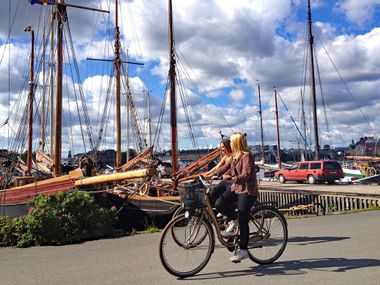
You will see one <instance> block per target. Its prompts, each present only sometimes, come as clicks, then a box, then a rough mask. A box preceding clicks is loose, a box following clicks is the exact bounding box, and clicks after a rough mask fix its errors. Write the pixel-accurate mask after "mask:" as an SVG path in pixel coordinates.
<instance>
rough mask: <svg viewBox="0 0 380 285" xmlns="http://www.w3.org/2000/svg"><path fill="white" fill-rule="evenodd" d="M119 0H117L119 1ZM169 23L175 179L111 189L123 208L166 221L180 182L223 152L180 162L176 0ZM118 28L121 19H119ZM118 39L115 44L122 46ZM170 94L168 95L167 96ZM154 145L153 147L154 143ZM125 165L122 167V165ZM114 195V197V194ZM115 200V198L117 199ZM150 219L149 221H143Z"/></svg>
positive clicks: (175, 203)
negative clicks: (174, 26) (188, 162)
mask: <svg viewBox="0 0 380 285" xmlns="http://www.w3.org/2000/svg"><path fill="white" fill-rule="evenodd" d="M116 3H117V1H116ZM168 14H169V17H168V27H169V62H170V66H169V72H168V74H169V76H168V77H169V86H170V87H169V91H168V94H169V97H170V127H171V165H172V173H171V177H172V180H171V181H164V180H161V179H159V178H158V177H151V178H147V179H144V180H140V181H133V183H134V184H135V185H131V183H126V184H125V185H121V184H119V185H118V186H117V187H115V188H113V189H112V190H111V191H109V194H110V195H117V196H118V197H121V198H123V199H124V202H123V203H122V205H121V208H120V209H121V211H124V210H125V211H128V212H132V215H134V216H136V215H138V214H140V217H139V219H140V220H141V219H143V218H144V217H146V216H148V217H149V218H151V219H154V221H153V223H159V220H160V219H162V220H163V223H165V220H167V219H168V218H169V217H170V216H171V214H172V213H174V211H175V210H176V209H177V208H178V207H179V200H180V196H179V191H178V185H179V184H180V183H183V182H185V181H187V180H191V179H193V178H194V177H197V176H198V175H199V174H195V173H198V172H200V169H202V167H204V166H205V165H207V164H208V163H209V162H210V161H213V160H214V159H216V158H217V157H218V156H219V150H218V149H216V150H214V151H212V152H210V153H209V154H207V155H206V156H204V157H201V158H200V159H199V160H197V161H195V162H193V163H191V164H190V165H188V166H187V167H185V168H183V169H179V163H178V149H177V145H178V135H177V114H176V111H177V103H176V58H175V55H176V53H175V45H174V31H173V10H172V1H171V0H169V1H168ZM116 29H117V20H116ZM118 45H119V44H118V43H115V46H118ZM165 99H166V96H164V100H165ZM150 148H153V146H151V147H150ZM121 168H122V167H121ZM110 199H112V197H111V198H110ZM113 200H115V199H113ZM143 222H146V221H143Z"/></svg>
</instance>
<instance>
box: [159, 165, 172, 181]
mask: <svg viewBox="0 0 380 285" xmlns="http://www.w3.org/2000/svg"><path fill="white" fill-rule="evenodd" d="M157 174H158V177H160V178H164V177H170V176H171V175H172V164H171V163H170V162H165V161H162V162H161V163H160V164H159V165H158V166H157Z"/></svg>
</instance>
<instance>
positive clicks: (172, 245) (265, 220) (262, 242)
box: [159, 180, 288, 278]
mask: <svg viewBox="0 0 380 285" xmlns="http://www.w3.org/2000/svg"><path fill="white" fill-rule="evenodd" d="M201 181H202V180H201ZM202 184H203V187H201V186H200V185H199V184H197V183H196V184H194V185H192V184H189V185H188V186H187V187H184V191H183V192H182V193H181V204H182V209H181V210H182V211H184V213H180V210H178V212H177V213H176V214H174V215H173V218H172V220H171V221H170V222H169V223H168V224H167V225H166V227H165V228H164V230H163V232H162V235H161V239H160V245H159V255H160V260H161V263H162V265H163V266H164V268H165V269H166V270H167V271H168V272H169V273H170V274H172V275H174V276H177V277H181V278H185V277H189V276H192V275H195V274H197V273H199V272H200V271H201V270H202V269H203V268H204V267H205V266H206V265H207V263H208V262H209V260H210V258H211V255H212V253H213V252H214V249H215V234H216V236H217V238H218V240H219V242H220V243H221V244H222V245H223V246H225V247H226V248H227V249H228V250H229V251H234V250H237V248H238V244H239V238H240V237H239V229H236V230H235V232H234V233H235V235H234V236H232V237H228V238H224V237H223V236H222V234H221V231H222V229H223V228H224V225H225V224H224V221H223V219H218V218H217V217H216V215H215V212H214V210H213V208H212V206H211V203H210V200H209V197H208V195H206V191H205V190H206V186H207V188H208V189H209V188H211V187H212V183H210V185H206V184H205V183H204V182H202ZM222 222H223V223H222ZM212 225H213V226H214V228H215V230H214V228H213V227H212ZM287 240H288V228H287V222H286V220H285V218H284V216H283V215H282V214H281V213H280V212H279V211H278V210H277V209H276V208H275V207H273V206H271V205H268V204H262V205H259V206H254V207H252V209H251V213H250V219H249V243H248V255H249V258H250V259H251V260H252V261H253V262H255V263H258V264H270V263H273V262H274V261H276V260H277V259H278V258H279V257H280V256H281V255H282V253H283V252H284V250H285V247H286V244H287Z"/></svg>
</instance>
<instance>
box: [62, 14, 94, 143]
mask: <svg viewBox="0 0 380 285" xmlns="http://www.w3.org/2000/svg"><path fill="white" fill-rule="evenodd" d="M66 30H67V32H68V37H69V41H70V48H71V55H72V57H73V63H74V68H75V72H76V76H77V81H78V86H79V95H80V99H81V103H82V109H83V115H84V120H85V123H86V129H87V136H88V139H89V143H90V147H91V150H94V149H95V144H94V139H93V132H92V127H91V121H90V117H89V114H88V109H87V105H86V99H85V97H84V92H83V88H82V80H81V78H80V72H79V67H78V62H77V59H76V55H75V49H74V43H73V39H72V35H71V30H70V25H69V19H68V18H67V25H66ZM78 115H79V117H80V114H78ZM81 128H82V124H81Z"/></svg>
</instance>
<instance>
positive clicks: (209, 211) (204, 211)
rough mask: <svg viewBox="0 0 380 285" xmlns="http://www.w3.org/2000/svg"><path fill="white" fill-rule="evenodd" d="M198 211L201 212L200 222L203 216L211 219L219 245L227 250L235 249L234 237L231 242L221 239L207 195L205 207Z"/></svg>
mask: <svg viewBox="0 0 380 285" xmlns="http://www.w3.org/2000/svg"><path fill="white" fill-rule="evenodd" d="M200 210H201V216H200V220H202V219H203V218H204V215H205V214H206V215H208V216H209V217H210V218H211V221H212V224H213V225H214V228H215V232H216V236H217V238H218V240H219V241H220V243H221V244H222V245H223V246H225V247H227V248H232V247H235V243H236V241H235V240H236V237H235V238H234V241H233V242H228V241H226V240H225V239H223V237H222V234H221V229H220V226H219V223H218V220H217V218H216V216H215V213H214V210H213V208H212V206H211V203H210V199H209V197H208V196H207V195H206V197H205V206H204V207H203V208H202V209H200Z"/></svg>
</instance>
